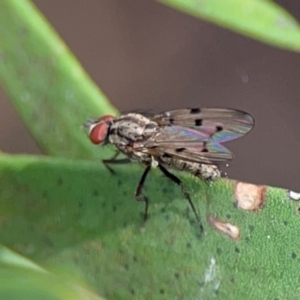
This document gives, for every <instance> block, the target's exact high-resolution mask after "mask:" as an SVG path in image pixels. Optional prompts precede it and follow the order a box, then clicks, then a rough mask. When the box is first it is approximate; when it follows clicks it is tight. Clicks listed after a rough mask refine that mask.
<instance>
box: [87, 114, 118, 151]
mask: <svg viewBox="0 0 300 300" xmlns="http://www.w3.org/2000/svg"><path fill="white" fill-rule="evenodd" d="M113 120H114V117H113V116H111V115H105V116H102V117H101V118H100V119H99V120H98V121H97V122H96V123H94V124H93V125H91V126H90V134H89V138H90V140H91V142H92V143H93V144H97V145H99V144H102V143H103V142H105V140H106V138H107V135H108V130H109V126H110V124H111V122H112V121H113Z"/></svg>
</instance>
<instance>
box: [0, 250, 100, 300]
mask: <svg viewBox="0 0 300 300" xmlns="http://www.w3.org/2000/svg"><path fill="white" fill-rule="evenodd" d="M0 259H1V262H0V299H5V300H10V299H11V300H15V299H23V300H26V299H28V300H32V299H44V300H46V299H47V300H51V299H53V300H58V299H61V300H63V299H66V300H69V299H73V300H76V299H78V300H79V299H90V300H101V299H103V298H100V297H99V296H97V295H96V294H95V293H93V292H92V291H89V290H88V289H86V288H85V287H83V285H81V284H80V282H78V280H77V279H75V278H70V276H69V278H67V277H66V276H64V275H57V274H53V273H50V272H47V271H46V270H45V269H42V268H41V267H40V266H38V265H36V264H34V263H33V262H31V261H30V260H29V259H26V258H25V257H22V256H21V255H20V254H17V253H15V252H13V251H11V250H9V249H7V248H5V247H3V246H0ZM73 277H74V276H73ZM71 280H72V281H71Z"/></svg>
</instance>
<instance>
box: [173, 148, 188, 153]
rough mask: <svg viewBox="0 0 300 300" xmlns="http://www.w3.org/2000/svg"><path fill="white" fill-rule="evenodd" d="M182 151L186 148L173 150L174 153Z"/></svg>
mask: <svg viewBox="0 0 300 300" xmlns="http://www.w3.org/2000/svg"><path fill="white" fill-rule="evenodd" d="M184 150H186V148H184V147H182V148H177V149H175V151H176V152H182V151H184Z"/></svg>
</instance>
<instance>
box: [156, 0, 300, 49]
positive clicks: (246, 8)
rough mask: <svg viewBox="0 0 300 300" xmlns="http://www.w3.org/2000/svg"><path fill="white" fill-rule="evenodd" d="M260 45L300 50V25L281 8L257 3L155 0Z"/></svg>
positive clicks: (249, 0) (238, 0)
mask: <svg viewBox="0 0 300 300" xmlns="http://www.w3.org/2000/svg"><path fill="white" fill-rule="evenodd" d="M157 1H158V2H161V3H163V4H166V5H168V6H170V7H173V8H175V9H177V10H179V11H182V12H185V13H187V14H190V15H192V16H194V17H197V18H201V19H203V20H206V21H209V22H213V23H215V24H217V25H220V26H223V27H225V28H228V29H230V30H233V31H236V32H238V33H240V34H243V35H246V36H248V37H251V38H253V39H257V40H259V41H261V42H263V43H267V44H270V45H272V46H276V47H279V48H283V49H286V50H292V51H297V52H299V51H300V26H299V24H298V22H297V21H296V20H295V19H294V18H293V17H292V16H291V15H290V14H289V13H288V12H287V11H285V10H284V9H283V8H282V7H280V6H279V5H278V4H276V3H274V2H272V1H259V0H243V1H240V0H225V1H224V0H157Z"/></svg>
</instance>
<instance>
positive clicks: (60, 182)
mask: <svg viewBox="0 0 300 300" xmlns="http://www.w3.org/2000/svg"><path fill="white" fill-rule="evenodd" d="M62 184H63V180H62V179H61V178H58V180H57V185H58V186H61V185H62Z"/></svg>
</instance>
